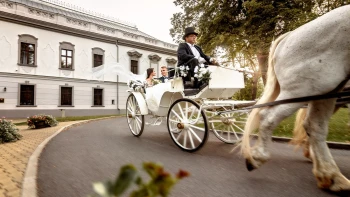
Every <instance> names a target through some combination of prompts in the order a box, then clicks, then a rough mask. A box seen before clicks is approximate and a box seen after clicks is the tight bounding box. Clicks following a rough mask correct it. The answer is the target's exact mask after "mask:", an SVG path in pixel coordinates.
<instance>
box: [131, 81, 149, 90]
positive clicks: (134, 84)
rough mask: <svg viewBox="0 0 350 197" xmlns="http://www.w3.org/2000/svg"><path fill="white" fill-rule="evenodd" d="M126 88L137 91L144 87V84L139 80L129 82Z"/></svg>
mask: <svg viewBox="0 0 350 197" xmlns="http://www.w3.org/2000/svg"><path fill="white" fill-rule="evenodd" d="M128 86H129V88H130V89H133V90H134V91H139V90H140V89H142V88H143V87H144V86H145V84H144V82H142V81H140V80H130V81H129V83H128Z"/></svg>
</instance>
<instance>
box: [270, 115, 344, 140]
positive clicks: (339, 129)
mask: <svg viewBox="0 0 350 197" xmlns="http://www.w3.org/2000/svg"><path fill="white" fill-rule="evenodd" d="M294 121H295V114H294V115H293V116H291V117H289V118H287V119H285V120H283V121H282V122H281V123H280V124H279V126H278V127H277V128H276V129H275V130H274V132H273V135H274V136H278V137H292V135H293V133H292V131H293V127H294ZM348 122H349V112H348V108H341V109H339V110H338V111H337V112H336V113H335V114H333V116H332V117H331V120H330V122H329V133H328V138H327V141H333V142H344V143H350V127H349V126H348V125H347V124H348Z"/></svg>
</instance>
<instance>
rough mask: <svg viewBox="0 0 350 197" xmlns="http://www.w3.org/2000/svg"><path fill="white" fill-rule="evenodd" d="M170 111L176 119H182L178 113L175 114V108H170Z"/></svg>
mask: <svg viewBox="0 0 350 197" xmlns="http://www.w3.org/2000/svg"><path fill="white" fill-rule="evenodd" d="M171 112H172V113H173V114H174V115H175V116H176V117H177V118H178V119H180V120H181V121H183V119H182V118H181V117H180V116H179V114H177V113H176V112H175V110H173V109H172V110H171Z"/></svg>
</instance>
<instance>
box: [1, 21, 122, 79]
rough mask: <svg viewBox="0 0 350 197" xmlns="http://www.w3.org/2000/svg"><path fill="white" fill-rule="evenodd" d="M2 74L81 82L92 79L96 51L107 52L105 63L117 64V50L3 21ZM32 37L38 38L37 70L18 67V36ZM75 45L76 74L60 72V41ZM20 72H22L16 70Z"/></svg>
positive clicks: (78, 38)
mask: <svg viewBox="0 0 350 197" xmlns="http://www.w3.org/2000/svg"><path fill="white" fill-rule="evenodd" d="M0 27H1V31H0V72H10V73H22V74H34V75H45V76H57V77H67V78H79V79H93V78H92V48H94V47H99V48H102V49H103V50H105V62H106V63H116V62H117V47H116V46H115V44H108V43H103V42H98V41H94V40H89V39H85V38H80V37H75V36H70V35H66V34H60V33H55V32H51V31H47V30H41V29H37V28H33V27H27V26H23V25H18V24H14V23H8V22H4V21H0ZM21 34H30V35H32V36H34V37H36V38H38V48H37V67H27V66H18V65H17V62H18V35H21ZM63 41H65V42H70V43H72V44H73V45H75V47H74V49H75V55H74V57H73V59H74V71H69V70H59V69H58V68H59V63H60V61H59V46H60V44H59V43H60V42H63ZM16 69H17V70H18V71H16ZM103 80H105V81H116V80H117V78H116V76H115V75H114V76H113V75H109V76H107V77H106V76H105V77H104V78H103Z"/></svg>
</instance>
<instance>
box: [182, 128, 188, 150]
mask: <svg viewBox="0 0 350 197" xmlns="http://www.w3.org/2000/svg"><path fill="white" fill-rule="evenodd" d="M187 132H188V131H187V130H185V131H184V133H185V136H184V141H183V142H184V143H183V144H182V145H183V146H184V147H186V148H187V146H186V144H187Z"/></svg>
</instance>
